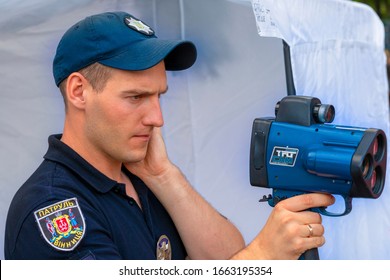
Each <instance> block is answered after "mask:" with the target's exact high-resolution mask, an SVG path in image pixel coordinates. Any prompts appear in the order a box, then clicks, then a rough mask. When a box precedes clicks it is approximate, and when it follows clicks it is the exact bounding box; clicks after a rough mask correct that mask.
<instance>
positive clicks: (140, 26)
mask: <svg viewBox="0 0 390 280" xmlns="http://www.w3.org/2000/svg"><path fill="white" fill-rule="evenodd" d="M125 23H126V25H127V26H128V27H130V28H132V29H134V30H135V31H138V32H140V33H142V34H145V35H148V36H151V35H153V34H154V31H153V29H152V28H150V27H149V26H148V25H147V24H145V23H143V22H142V21H140V20H138V19H135V18H133V17H130V16H128V17H125Z"/></svg>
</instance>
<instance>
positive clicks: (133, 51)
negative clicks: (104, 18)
mask: <svg viewBox="0 0 390 280" xmlns="http://www.w3.org/2000/svg"><path fill="white" fill-rule="evenodd" d="M196 56H197V52H196V47H195V45H194V44H193V43H192V42H190V41H171V40H160V39H158V38H149V39H148V40H143V41H139V42H138V43H133V45H132V46H131V48H129V49H128V50H126V49H125V50H122V51H121V52H120V53H118V54H113V56H112V57H110V58H106V59H104V60H99V61H98V62H99V63H101V64H103V65H106V66H109V67H113V68H117V69H122V70H131V71H138V70H145V69H148V68H151V67H153V66H155V65H156V64H158V63H159V62H160V61H162V60H164V61H165V69H166V70H171V71H176V70H184V69H187V68H189V67H191V66H192V65H193V64H194V63H195V60H196Z"/></svg>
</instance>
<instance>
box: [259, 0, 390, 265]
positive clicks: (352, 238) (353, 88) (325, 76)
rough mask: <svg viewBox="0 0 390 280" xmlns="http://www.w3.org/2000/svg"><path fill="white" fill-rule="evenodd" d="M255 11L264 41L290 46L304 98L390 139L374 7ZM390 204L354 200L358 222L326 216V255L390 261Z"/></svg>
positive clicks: (277, 0) (303, 5) (276, 5)
mask: <svg viewBox="0 0 390 280" xmlns="http://www.w3.org/2000/svg"><path fill="white" fill-rule="evenodd" d="M252 4H253V10H254V12H255V17H256V23H257V27H258V32H259V35H260V36H271V37H277V38H281V39H283V40H285V41H286V42H287V43H288V45H289V46H290V51H291V59H292V61H291V64H292V72H293V77H294V84H295V89H296V94H297V95H308V96H315V97H318V98H319V99H320V100H321V101H322V102H323V103H327V104H333V105H334V106H335V107H336V118H335V120H334V121H333V123H335V124H343V125H351V126H360V127H373V128H381V129H383V130H384V131H385V132H386V134H387V135H389V105H388V104H389V101H388V81H387V76H386V61H385V53H384V27H383V23H382V22H381V21H380V19H379V17H378V16H377V15H376V14H375V12H374V11H373V10H372V9H371V8H370V7H368V6H366V5H362V4H359V3H356V2H350V1H340V0H317V1H308V0H272V1H271V0H252ZM324 11H326V13H324ZM387 175H388V174H387ZM387 182H388V180H387ZM386 185H389V184H388V183H387V184H386ZM389 199H390V189H388V188H387V187H386V186H385V189H384V191H383V193H382V195H381V197H380V198H379V199H378V200H375V201H367V200H366V199H354V201H353V211H352V213H351V214H350V215H348V216H345V217H342V218H326V217H325V218H324V224H325V226H326V237H327V239H328V246H324V247H323V248H321V250H320V256H322V257H323V258H341V259H343V258H357V259H376V258H379V259H381V258H383V259H389V258H390V215H389V210H390V208H389V206H388V203H387V202H388V201H389ZM340 203H341V202H340Z"/></svg>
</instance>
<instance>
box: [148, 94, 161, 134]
mask: <svg viewBox="0 0 390 280" xmlns="http://www.w3.org/2000/svg"><path fill="white" fill-rule="evenodd" d="M149 101H150V104H149V106H148V107H149V108H148V109H147V110H148V111H147V112H146V116H145V118H144V124H145V125H151V126H155V127H161V126H163V125H164V118H163V115H162V111H161V104H160V98H159V97H158V96H153V97H151V98H150V100H149Z"/></svg>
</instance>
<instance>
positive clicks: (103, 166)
mask: <svg viewBox="0 0 390 280" xmlns="http://www.w3.org/2000/svg"><path fill="white" fill-rule="evenodd" d="M61 141H62V142H64V143H65V144H66V145H68V146H69V147H71V148H72V149H73V150H74V151H75V152H76V153H78V154H79V155H80V156H81V157H82V158H84V159H85V160H86V161H87V162H88V163H89V164H91V165H92V166H93V167H95V168H96V169H97V170H99V171H100V172H101V173H103V174H104V175H106V176H107V177H108V178H110V179H112V180H115V181H117V182H120V181H122V180H121V170H122V162H119V161H117V160H114V159H113V158H111V157H110V156H109V155H107V154H105V153H104V152H102V151H100V150H99V149H98V148H97V147H96V146H95V145H93V143H91V142H90V141H88V139H87V138H86V137H85V135H84V134H83V133H74V131H72V130H71V129H70V128H69V126H67V125H65V127H64V132H63V134H62V137H61Z"/></svg>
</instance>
